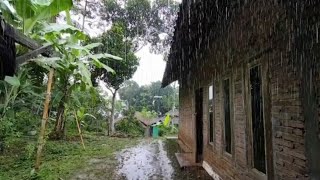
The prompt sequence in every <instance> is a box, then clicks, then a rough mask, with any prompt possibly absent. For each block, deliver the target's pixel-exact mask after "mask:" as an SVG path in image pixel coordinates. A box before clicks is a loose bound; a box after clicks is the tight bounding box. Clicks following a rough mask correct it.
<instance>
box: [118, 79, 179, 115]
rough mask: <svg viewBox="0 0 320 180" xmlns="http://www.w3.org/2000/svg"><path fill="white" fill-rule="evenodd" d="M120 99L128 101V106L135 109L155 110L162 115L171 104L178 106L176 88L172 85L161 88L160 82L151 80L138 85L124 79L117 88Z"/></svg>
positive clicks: (169, 108) (168, 109) (170, 107)
mask: <svg viewBox="0 0 320 180" xmlns="http://www.w3.org/2000/svg"><path fill="white" fill-rule="evenodd" d="M119 95H120V98H121V99H122V100H125V101H127V102H128V105H129V106H130V107H133V108H135V109H136V110H137V111H143V110H145V111H155V112H157V113H158V114H162V115H164V114H165V113H167V112H168V111H170V110H171V109H172V108H173V106H175V107H177V106H178V99H179V98H178V89H177V88H173V87H172V86H167V87H165V88H161V82H160V81H157V82H153V83H151V84H150V85H145V86H139V85H138V84H137V83H136V82H134V81H126V82H125V83H124V85H123V87H122V88H121V89H120V90H119Z"/></svg>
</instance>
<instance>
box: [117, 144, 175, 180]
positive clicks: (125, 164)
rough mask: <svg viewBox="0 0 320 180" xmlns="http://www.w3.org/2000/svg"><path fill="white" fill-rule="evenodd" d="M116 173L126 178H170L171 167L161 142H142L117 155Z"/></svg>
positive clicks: (129, 179) (130, 179)
mask: <svg viewBox="0 0 320 180" xmlns="http://www.w3.org/2000/svg"><path fill="white" fill-rule="evenodd" d="M117 159H118V161H119V163H120V165H119V166H118V175H119V176H120V177H122V178H125V179H128V180H136V179H172V174H173V168H172V166H171V161H170V159H169V158H168V156H167V152H166V151H165V150H164V147H163V142H162V141H161V140H156V141H152V142H142V143H141V144H139V145H138V146H136V147H133V148H129V149H126V150H124V151H122V152H121V153H119V154H118V155H117Z"/></svg>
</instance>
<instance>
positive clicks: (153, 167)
mask: <svg viewBox="0 0 320 180" xmlns="http://www.w3.org/2000/svg"><path fill="white" fill-rule="evenodd" d="M178 151H179V146H178V144H177V143H176V142H175V141H174V140H160V139H158V140H152V139H145V140H143V141H142V142H141V143H140V144H139V145H137V146H135V147H132V148H128V149H124V150H122V151H121V152H118V153H117V155H116V159H115V160H111V159H103V158H98V159H92V160H91V161H90V162H89V166H90V167H88V168H87V169H86V170H83V171H82V172H81V173H79V174H77V175H76V176H75V178H73V179H86V180H87V179H88V180H89V179H92V180H93V179H95V180H99V179H101V180H102V179H117V180H118V179H119V180H126V179H128V180H140V179H142V180H149V179H151V180H153V179H157V180H158V179H164V180H167V179H168V180H170V179H178V180H180V179H184V180H188V179H212V178H211V177H210V176H209V175H208V174H207V173H206V172H205V171H204V170H203V169H202V168H199V167H198V168H196V167H195V168H187V169H180V167H179V164H178V162H177V160H176V158H175V155H174V153H176V152H178Z"/></svg>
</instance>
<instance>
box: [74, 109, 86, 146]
mask: <svg viewBox="0 0 320 180" xmlns="http://www.w3.org/2000/svg"><path fill="white" fill-rule="evenodd" d="M74 117H75V118H76V122H77V127H78V131H79V135H80V139H81V144H82V147H83V149H86V147H85V146H84V142H83V138H82V133H81V129H80V124H79V122H78V118H77V113H76V112H75V111H74Z"/></svg>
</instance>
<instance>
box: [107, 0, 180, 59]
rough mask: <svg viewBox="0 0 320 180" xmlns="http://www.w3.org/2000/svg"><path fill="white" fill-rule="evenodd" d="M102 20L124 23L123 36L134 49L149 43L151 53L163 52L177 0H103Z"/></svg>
mask: <svg viewBox="0 0 320 180" xmlns="http://www.w3.org/2000/svg"><path fill="white" fill-rule="evenodd" d="M104 2H105V6H106V17H105V18H106V20H107V21H109V22H112V23H114V22H121V23H124V24H126V25H127V26H126V28H127V32H128V33H127V35H126V36H127V37H130V38H131V39H132V40H133V44H134V50H135V51H137V50H139V49H141V48H142V47H144V46H145V45H146V44H148V43H150V44H151V51H152V52H154V53H162V54H165V55H166V54H167V53H168V52H169V49H170V42H171V39H172V36H173V32H174V25H175V20H176V17H177V12H178V10H179V3H178V2H176V1H175V0H154V1H150V0H105V1H104Z"/></svg>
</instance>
